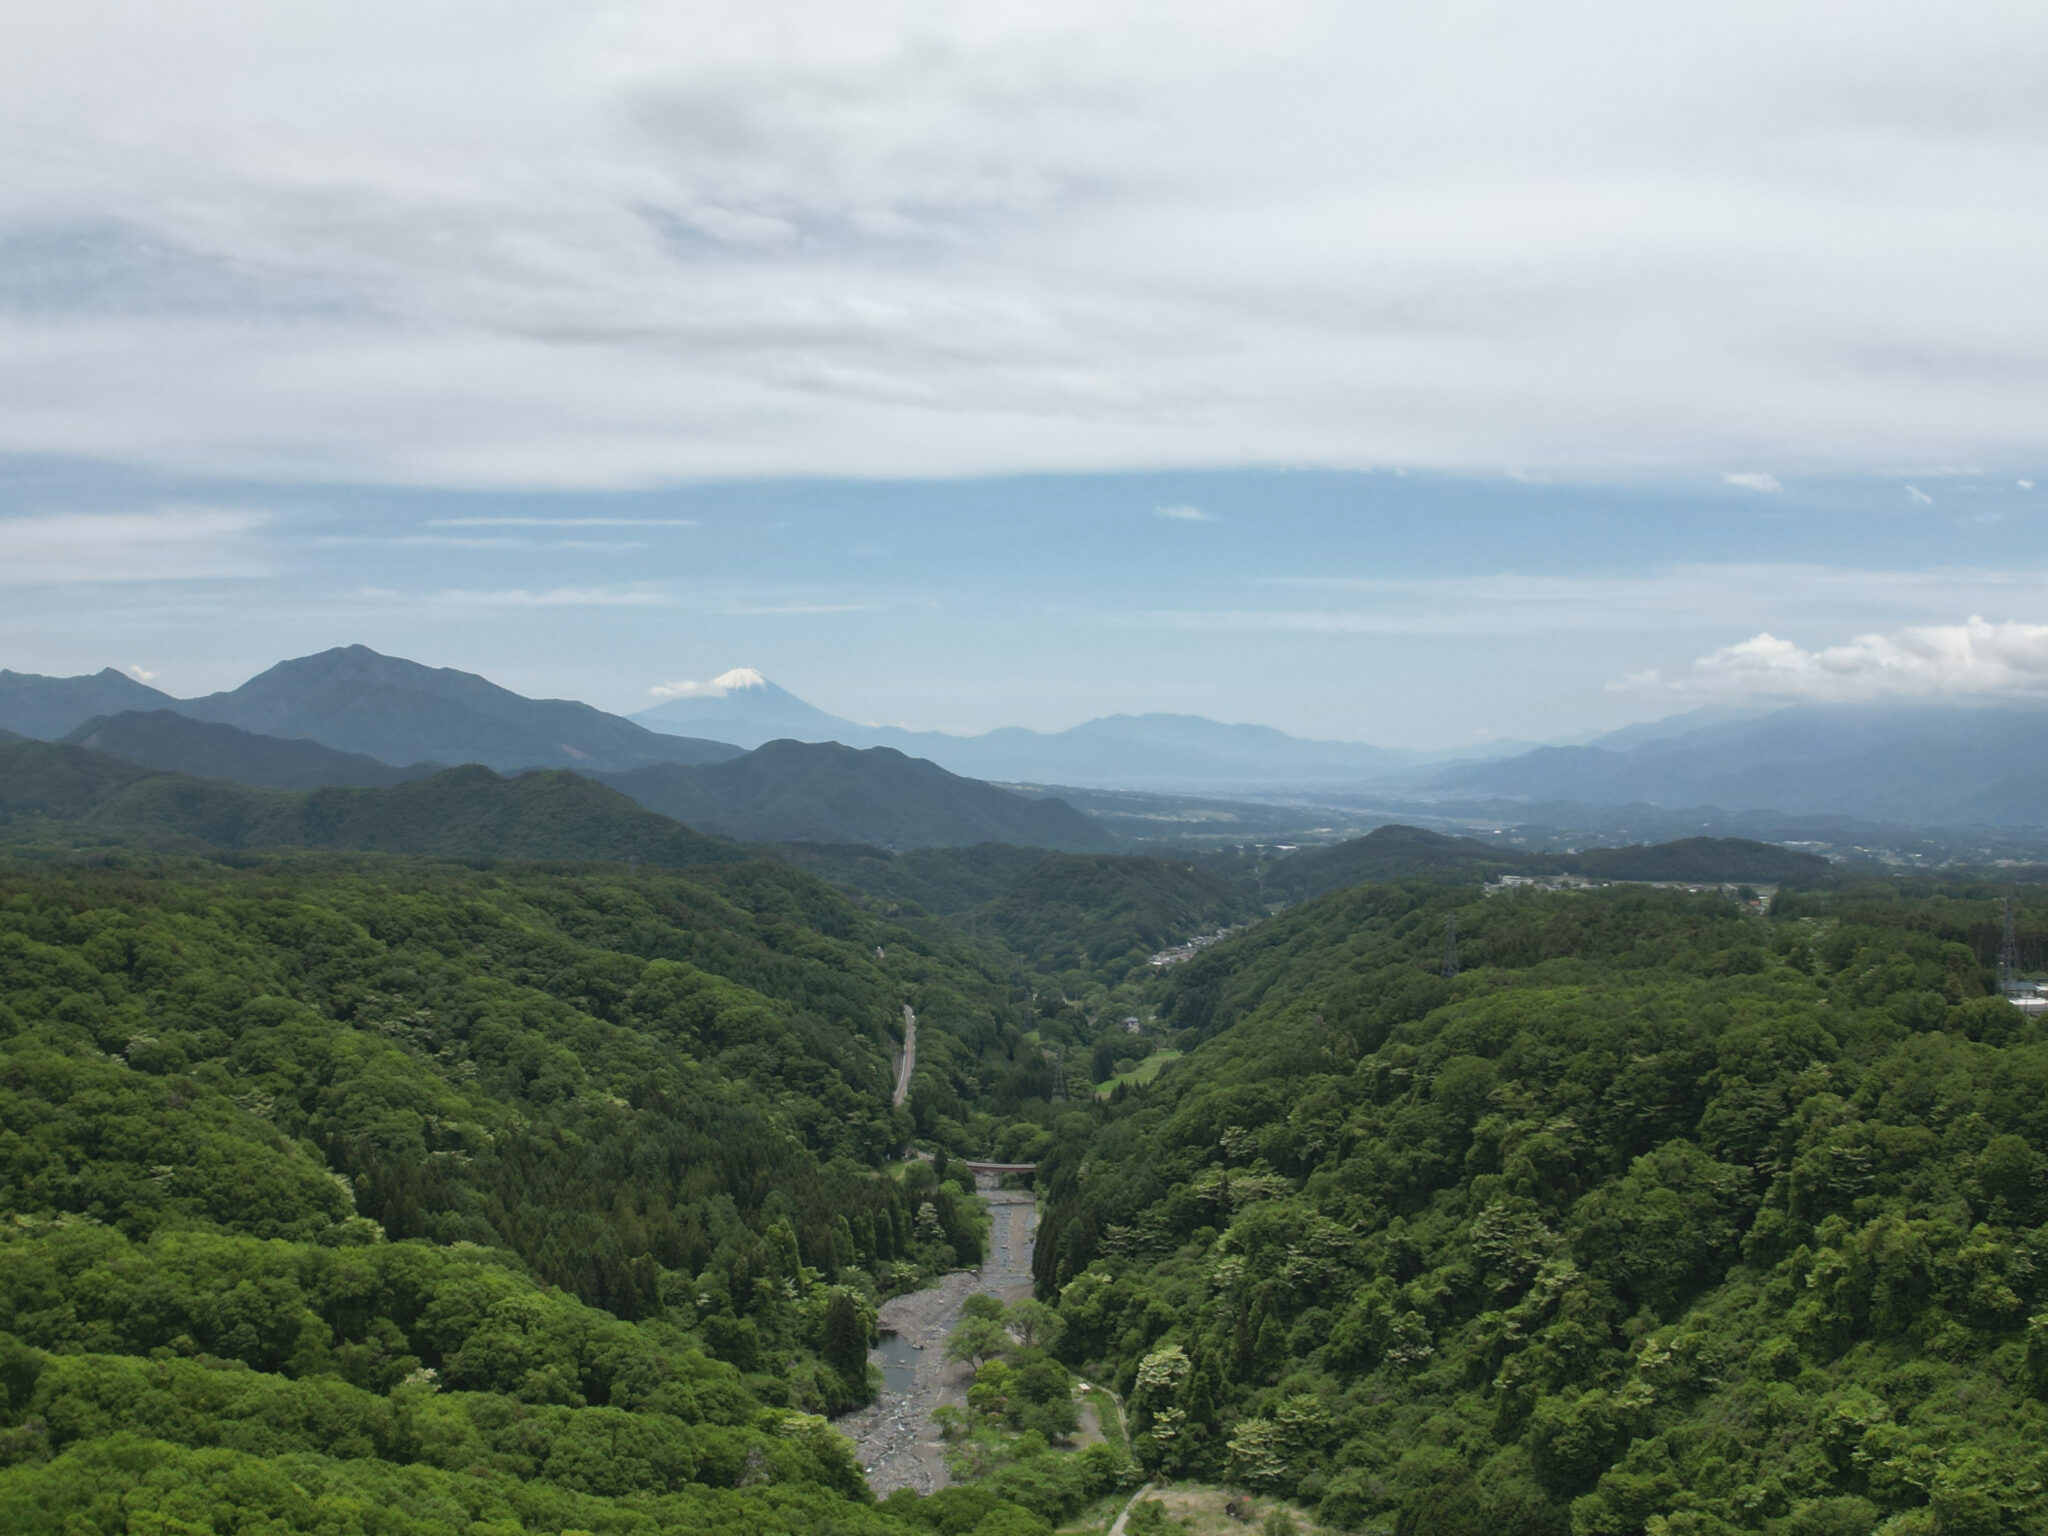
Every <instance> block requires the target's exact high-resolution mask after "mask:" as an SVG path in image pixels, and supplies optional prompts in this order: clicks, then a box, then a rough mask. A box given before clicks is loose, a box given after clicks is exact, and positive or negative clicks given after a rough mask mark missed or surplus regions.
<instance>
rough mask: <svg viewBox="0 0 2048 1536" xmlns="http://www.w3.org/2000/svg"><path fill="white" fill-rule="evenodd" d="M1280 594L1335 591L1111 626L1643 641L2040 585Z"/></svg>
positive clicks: (1551, 580) (1843, 573) (1711, 572)
mask: <svg viewBox="0 0 2048 1536" xmlns="http://www.w3.org/2000/svg"><path fill="white" fill-rule="evenodd" d="M1266 585H1267V586H1269V587H1272V588H1276V589H1279V590H1283V591H1299V592H1313V593H1323V594H1329V595H1330V596H1341V597H1345V598H1349V599H1351V600H1352V601H1351V602H1350V604H1349V605H1347V606H1345V607H1341V608H1339V607H1333V606H1330V605H1329V604H1328V603H1327V601H1325V602H1320V603H1317V604H1315V605H1313V606H1308V605H1302V604H1289V605H1287V606H1284V607H1282V606H1263V607H1245V608H1231V609H1191V610H1154V611H1149V612H1147V611H1139V612H1133V613H1129V614H1125V615H1121V616H1119V617H1118V618H1117V620H1116V622H1121V623H1134V624H1141V625H1149V626H1157V627H1165V628H1175V629H1195V630H1199V629H1210V628H1216V629H1233V630H1249V631H1257V630H1265V631H1271V632H1274V633H1290V632H1307V633H1321V634H1356V635H1475V636H1478V635H1493V636H1503V637H1513V636H1540V635H1546V634H1556V635H1562V634H1574V633H1597V632H1612V633H1632V634H1638V635H1644V636H1654V635H1659V634H1672V633H1699V632H1700V631H1702V630H1709V631H1711V630H1715V629H1719V630H1722V631H1723V632H1725V631H1726V630H1727V628H1728V627H1729V626H1731V625H1756V626H1758V627H1765V626H1768V625H1771V624H1779V625H1782V624H1783V623H1784V621H1785V616H1786V615H1796V616H1798V617H1799V618H1800V619H1801V620H1802V621H1805V622H1817V623H1827V622H1831V621H1832V622H1840V621H1842V620H1844V619H1848V620H1849V621H1850V622H1855V621H1856V620H1857V619H1859V618H1867V617H1868V616H1870V615H1873V614H1882V615H1886V616H1889V617H1891V618H1893V619H1894V620H1896V621H1898V622H1902V623H1903V622H1912V621H1915V620H1919V619H1923V618H1931V617H1934V616H1938V615H1943V614H1950V613H1955V612H1958V611H1968V610H1969V609H1971V608H1973V607H1975V608H1985V607H2001V608H2012V607H2021V606H2030V605H2032V604H2033V603H2034V602H2035V601H2036V593H2038V592H2040V591H2042V590H2044V589H2048V571H2044V570H2040V569H2036V568H2031V567H2004V566H1950V567H1943V566H1930V567H1924V568H1921V569H1917V570H1872V569H1867V568H1859V567H1850V566H1825V565H1813V564H1793V563H1785V564H1763V563H1758V564H1727V565H1709V564H1689V565H1673V566H1666V567H1663V568H1660V569H1657V570H1651V571H1642V572H1629V573H1621V574H1614V575H1608V574H1598V573H1589V574H1585V575H1557V576H1553V575H1540V576H1539V575H1523V574H1519V573H1511V572H1509V573H1494V574H1485V575H1474V576H1450V577H1428V578H1398V577H1371V576H1363V577H1359V576H1307V577H1290V578H1284V579H1281V580H1276V581H1271V582H1268V583H1266Z"/></svg>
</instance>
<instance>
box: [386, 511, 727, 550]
mask: <svg viewBox="0 0 2048 1536" xmlns="http://www.w3.org/2000/svg"><path fill="white" fill-rule="evenodd" d="M426 526H427V527H429V528H695V527H696V526H697V520H696V519H695V518H693V517H430V518H428V519H427V523H426ZM636 547H637V546H636Z"/></svg>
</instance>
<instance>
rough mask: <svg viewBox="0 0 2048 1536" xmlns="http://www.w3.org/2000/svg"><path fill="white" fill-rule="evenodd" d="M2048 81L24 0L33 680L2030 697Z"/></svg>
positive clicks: (1422, 737) (1583, 36) (1762, 18)
mask: <svg viewBox="0 0 2048 1536" xmlns="http://www.w3.org/2000/svg"><path fill="white" fill-rule="evenodd" d="M1404 11H1405V12H1410V13H1412V14H1403V12H1404ZM2044 60H2048V11H2044V10H2043V8H2041V7H2040V6H2038V5H2019V4H2013V5H1995V4H1964V5H1959V6H1954V7H1948V8H1944V9H1942V10H1941V11H1940V12H1939V13H1938V14H1937V13H1936V12H1935V10H1934V9H1933V8H1930V7H1926V6H1924V5H1901V4H1888V3H1883V0H1878V3H1860V4H1857V5H1854V6H1850V5H1847V4H1833V3H1802V4H1799V5H1796V6H1789V7H1788V6H1784V5H1782V4H1775V5H1762V4H1742V3H1736V4H1729V5H1723V6H1716V7H1699V6H1685V7H1681V6H1676V5H1666V4H1655V3H1648V4H1645V3H1634V4H1629V5H1620V4H1611V5H1610V4H1586V3H1559V4H1555V5H1551V6H1545V7H1530V6H1526V5H1522V6H1513V5H1506V4H1468V3H1459V0H1450V3H1445V4H1441V5H1433V6H1429V7H1407V8H1396V7H1361V6H1356V5H1339V4H1330V5H1324V4H1304V3H1288V0H1277V3H1276V0H1267V3H1262V4H1259V5H1257V6H1253V5H1249V4H1205V3H1200V0H1185V3H1176V4H1174V5H1171V6H1169V5H1165V4H1149V3H1131V0H1110V3H1105V0H1097V3H1092V4H1087V5H1079V4H1073V5H1069V4H1063V3H1058V0H1037V3H1033V4H1029V5H1025V4H1009V3H1005V0H980V3H976V4H972V5H951V4H944V3H931V0H923V3H919V4H916V5H908V4H905V5H889V4H876V3H871V0H851V3H843V4H834V5H830V6H827V5H823V4H801V5H799V4H774V3H760V0H754V3H748V4H744V5H742V4H727V3H696V4H686V5H677V4H673V3H668V4H662V5H654V4H638V3H617V4H607V5H593V6H585V7H562V6H544V5H537V4H528V3H522V0H494V3H493V4H491V5H489V6H484V5H480V4H467V3H460V0H443V3H437V4H436V5H433V6H430V7H421V6H416V5H413V6H403V7H401V6H398V5H392V4H385V3H381V0H357V3H352V4H349V5H346V6H343V5H327V4H320V3H299V4H294V5H291V6H277V5H273V4H254V3H241V0H208V3H206V4H203V5H202V4H190V3H179V0H167V3H160V4H155V5H151V6H147V7H144V6H138V5H134V4H109V3H97V0H73V3H70V4H67V5H64V6H48V7H30V6H17V7H11V8H8V10H7V11H6V12H5V13H4V14H0V102H4V103H5V106H4V108H0V665H5V666H8V667H12V668H15V669H16V670H23V671H41V672H58V673H72V672H77V671H83V670H94V669H96V668H98V667H99V666H102V665H108V664H112V665H117V666H123V667H129V668H133V669H136V670H137V672H138V674H141V673H147V674H150V675H152V676H153V677H154V678H155V680H156V681H157V683H158V685H159V686H162V687H165V688H167V689H169V690H170V691H172V692H176V693H180V694H191V693H199V692H205V691H208V690H211V689H214V688H220V687H228V686H232V685H234V684H235V683H237V682H239V681H241V680H242V679H243V678H245V677H247V676H249V675H251V674H252V673H254V672H256V671H258V670H260V669H261V668H262V667H264V666H266V665H268V664H270V663H271V662H273V661H275V660H277V659H279V658H281V657H284V656H287V655H294V654H303V653H304V652H306V651H309V650H315V649H320V648H323V647H325V646H328V645H334V644H344V643H351V642H356V641H360V642H363V643H367V644H370V645H373V646H376V647H377V648H378V649H380V650H385V651H389V652H394V653H397V654H404V655H410V656H413V657H415V658H417V659H419V660H422V661H428V662H432V663H435V664H441V665H455V666H461V667H465V668H467V669H470V670H475V671H480V672H483V673H485V674H486V675H489V676H491V677H493V678H495V679H497V680H498V681H501V682H504V683H505V684H507V685H508V686H512V687H516V688H519V689H521V690H522V691H526V692H534V693H546V694H554V695H566V696H574V697H580V698H586V699H589V700H590V701H591V702H593V703H596V704H599V705H601V706H603V707H605V708H610V709H616V710H623V711H630V710H632V709H635V708H642V707H645V706H646V705H648V704H650V703H652V702H653V701H654V697H655V696H654V694H653V692H652V690H654V689H655V688H657V687H660V686H662V685H664V684H673V683H677V682H682V681H690V680H701V679H705V678H709V677H711V676H714V675H716V674H718V673H720V672H723V671H725V670H727V669H728V668H732V667H738V666H751V667H756V668H758V669H760V670H761V671H763V672H764V673H766V674H767V675H768V676H770V677H772V678H774V679H775V680H776V681H778V682H780V683H782V684H783V685H784V686H786V687H788V688H790V689H791V690H792V691H794V692H796V693H798V694H799V695H801V696H803V697H805V698H807V699H810V700H811V701H812V702H814V703H816V704H818V705H820V706H821V707H824V708H826V709H829V710H831V711H833V712H835V713H838V714H842V715H846V716H849V717H852V718H856V719H861V720H869V721H877V722H890V723H901V724H908V725H912V726H918V727H930V728H942V729H961V730H969V729H985V728H988V727H991V726H996V725H1003V724H1025V725H1032V726H1037V727H1041V728H1057V727H1059V726H1063V725H1067V724H1071V723H1074V722H1075V721H1078V720H1080V719H1083V718H1086V717H1088V716H1091V715H1094V714H1099V713H1103V712H1106V711H1110V710H1144V709H1165V710H1177V711H1186V712H1191V713H1201V714H1207V715H1211V716H1215V717H1218V718H1224V719H1233V720H1253V721H1260V722H1263V723H1269V724H1274V725H1278V726H1281V727H1283V728H1285V729H1288V730H1291V731H1295V732H1298V733H1300V734H1305V735H1314V736H1327V737H1343V738H1351V739H1364V740H1372V741H1378V742H1382V743H1385V744H1389V745H1415V746H1450V745H1464V744H1469V743H1475V742H1480V741H1485V740H1490V739H1499V738H1513V739H1568V738H1571V737H1574V736H1578V735H1583V734H1585V733H1588V732H1591V731H1596V730H1599V729H1603V728H1607V727H1610V726H1613V725H1618V724H1622V723H1625V722H1627V721H1631V720H1637V719H1644V718H1651V717H1655V716H1658V715H1662V714H1668V713H1672V712H1675V711H1678V710H1682V709H1689V708H1694V707H1698V706H1700V705H1702V704H1718V703H1728V702H1743V703H1749V702H1772V701H1778V700H1785V699H1805V698H1821V699H1833V698H1845V699H1849V698H1853V699H1862V698H1879V699H1882V698H1890V697H1913V698H1921V697H1928V696H1941V697H1970V698H1974V697H2005V696H2013V695H2020V696H2032V695H2034V694H2036V693H2039V692H2041V691H2043V689H2044V688H2048V627H2044V626H2048V600H2044V597H2043V594H2044V593H2048V581H2044V577H2048V536H2044V533H2043V531H2042V530H2043V522H2042V519H2043V513H2042V511H2041V507H2042V499H2041V498H2042V495H2043V494H2044V493H2042V492H2037V491H2036V490H2035V489H2034V486H2035V485H2036V484H2037V483H2043V482H2048V442H2044V431H2043V423H2044V422H2048V293H2044V285H2043V283H2042V282H2041V258H2040V252H2041V251H2043V250H2048V197H2044V194H2043V192H2042V190H2041V189H2042V188H2043V187H2044V186H2048V88H2044V87H2048V78H2044V77H2048V64H2044V62H2043V61H2044Z"/></svg>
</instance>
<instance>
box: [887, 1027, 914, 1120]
mask: <svg viewBox="0 0 2048 1536" xmlns="http://www.w3.org/2000/svg"><path fill="white" fill-rule="evenodd" d="M916 1068H917V1015H916V1014H914V1013H912V1012H911V1011H910V1004H908V1003H905V1004H904V1005H903V1065H901V1066H900V1067H898V1068H897V1069H896V1092H895V1093H894V1094H892V1095H891V1096H890V1098H889V1107H890V1108H891V1109H901V1108H902V1107H903V1101H904V1100H905V1099H907V1098H909V1097H910V1074H911V1073H912V1072H913V1071H915V1070H916Z"/></svg>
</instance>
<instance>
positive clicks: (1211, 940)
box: [1152, 928, 1237, 970]
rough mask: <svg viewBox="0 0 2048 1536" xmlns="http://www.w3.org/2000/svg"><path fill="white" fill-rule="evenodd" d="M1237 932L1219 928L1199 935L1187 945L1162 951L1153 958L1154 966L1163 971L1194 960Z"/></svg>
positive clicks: (1179, 945) (1177, 945)
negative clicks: (1212, 945)
mask: <svg viewBox="0 0 2048 1536" xmlns="http://www.w3.org/2000/svg"><path fill="white" fill-rule="evenodd" d="M1235 932H1237V929H1236V928H1218V929H1217V930H1216V931H1215V932H1214V933H1203V934H1197V935H1196V936H1195V937H1194V938H1192V939H1189V940H1188V941H1187V943H1185V944H1176V945H1174V946H1173V948H1171V949H1162V950H1160V951H1159V953H1158V954H1156V955H1154V956H1153V957H1152V964H1153V965H1155V966H1157V967H1159V968H1160V969H1162V970H1163V969H1165V968H1166V967H1167V966H1169V965H1179V964H1180V963H1181V961H1183V960H1192V959H1194V958H1195V956H1196V955H1198V954H1200V953H1201V952H1202V951H1203V950H1205V949H1207V948H1208V947H1209V946H1210V945H1211V944H1220V943H1222V942H1223V941H1224V940H1225V939H1227V938H1229V937H1230V936H1231V935H1232V934H1233V933H1235Z"/></svg>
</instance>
